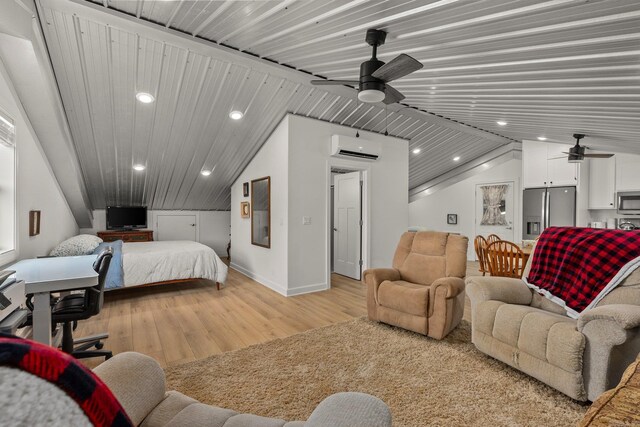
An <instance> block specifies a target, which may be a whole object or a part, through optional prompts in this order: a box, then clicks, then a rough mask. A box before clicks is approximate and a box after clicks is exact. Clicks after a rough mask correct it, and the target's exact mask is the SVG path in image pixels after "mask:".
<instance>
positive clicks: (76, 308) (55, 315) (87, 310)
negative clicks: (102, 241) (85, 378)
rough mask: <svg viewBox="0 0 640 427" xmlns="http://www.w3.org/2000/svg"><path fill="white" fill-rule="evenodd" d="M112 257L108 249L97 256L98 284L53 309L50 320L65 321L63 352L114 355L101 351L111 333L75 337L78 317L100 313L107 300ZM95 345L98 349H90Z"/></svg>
mask: <svg viewBox="0 0 640 427" xmlns="http://www.w3.org/2000/svg"><path fill="white" fill-rule="evenodd" d="M112 257H113V250H112V249H111V248H106V249H105V250H103V251H102V252H100V254H99V255H98V258H96V260H95V261H94V263H93V269H94V270H95V271H96V272H97V273H98V284H97V285H96V286H94V287H92V288H87V289H85V290H84V292H83V293H77V294H69V295H65V296H63V297H62V298H60V299H59V300H58V301H57V302H56V303H55V304H54V305H53V307H52V308H51V322H52V323H54V324H60V323H62V351H64V352H65V353H69V354H71V355H72V356H74V357H76V358H78V359H83V358H88V357H104V358H105V359H109V358H111V356H113V354H112V353H111V352H110V351H108V350H102V347H103V346H104V344H103V343H102V340H104V339H106V338H108V337H109V334H106V333H105V334H100V335H93V336H90V337H85V338H81V339H79V340H75V341H74V339H73V329H74V324H76V322H78V321H79V320H86V319H88V318H90V317H93V316H95V315H97V314H98V313H100V310H101V309H102V303H103V301H104V284H105V280H106V277H107V271H109V264H111V258H112ZM93 347H95V350H90V349H91V348H93Z"/></svg>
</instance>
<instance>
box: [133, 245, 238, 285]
mask: <svg viewBox="0 0 640 427" xmlns="http://www.w3.org/2000/svg"><path fill="white" fill-rule="evenodd" d="M122 267H123V269H124V286H125V287H128V286H139V285H144V284H147V283H155V282H164V281H167V280H180V279H192V278H202V279H209V280H213V281H214V282H220V283H224V282H225V281H226V280H227V266H226V265H225V264H224V263H223V262H222V260H221V259H220V258H219V257H218V255H216V253H215V252H214V250H213V249H211V248H210V247H208V246H205V245H203V244H200V243H197V242H191V241H161V242H139V243H125V244H123V245H122Z"/></svg>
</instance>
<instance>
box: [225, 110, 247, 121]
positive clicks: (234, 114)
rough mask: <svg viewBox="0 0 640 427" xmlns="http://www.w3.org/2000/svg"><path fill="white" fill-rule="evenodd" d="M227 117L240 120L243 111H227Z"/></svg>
mask: <svg viewBox="0 0 640 427" xmlns="http://www.w3.org/2000/svg"><path fill="white" fill-rule="evenodd" d="M229 117H231V118H232V119H233V120H240V119H241V118H242V117H244V113H242V111H238V110H233V111H232V112H230V113H229Z"/></svg>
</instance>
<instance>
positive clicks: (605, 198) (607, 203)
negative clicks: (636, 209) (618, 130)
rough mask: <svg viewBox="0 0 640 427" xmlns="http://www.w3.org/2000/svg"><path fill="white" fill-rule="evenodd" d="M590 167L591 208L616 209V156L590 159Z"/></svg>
mask: <svg viewBox="0 0 640 427" xmlns="http://www.w3.org/2000/svg"><path fill="white" fill-rule="evenodd" d="M637 166H639V165H637ZM589 167H590V170H591V172H590V174H589V209H614V208H615V207H616V156H613V157H611V158H609V159H589Z"/></svg>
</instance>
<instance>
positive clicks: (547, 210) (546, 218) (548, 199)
mask: <svg viewBox="0 0 640 427" xmlns="http://www.w3.org/2000/svg"><path fill="white" fill-rule="evenodd" d="M545 194H546V195H547V203H545V209H546V213H545V216H544V218H545V222H546V223H547V227H550V226H551V219H550V218H549V205H550V204H551V194H549V190H547V191H546V192H545Z"/></svg>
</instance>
